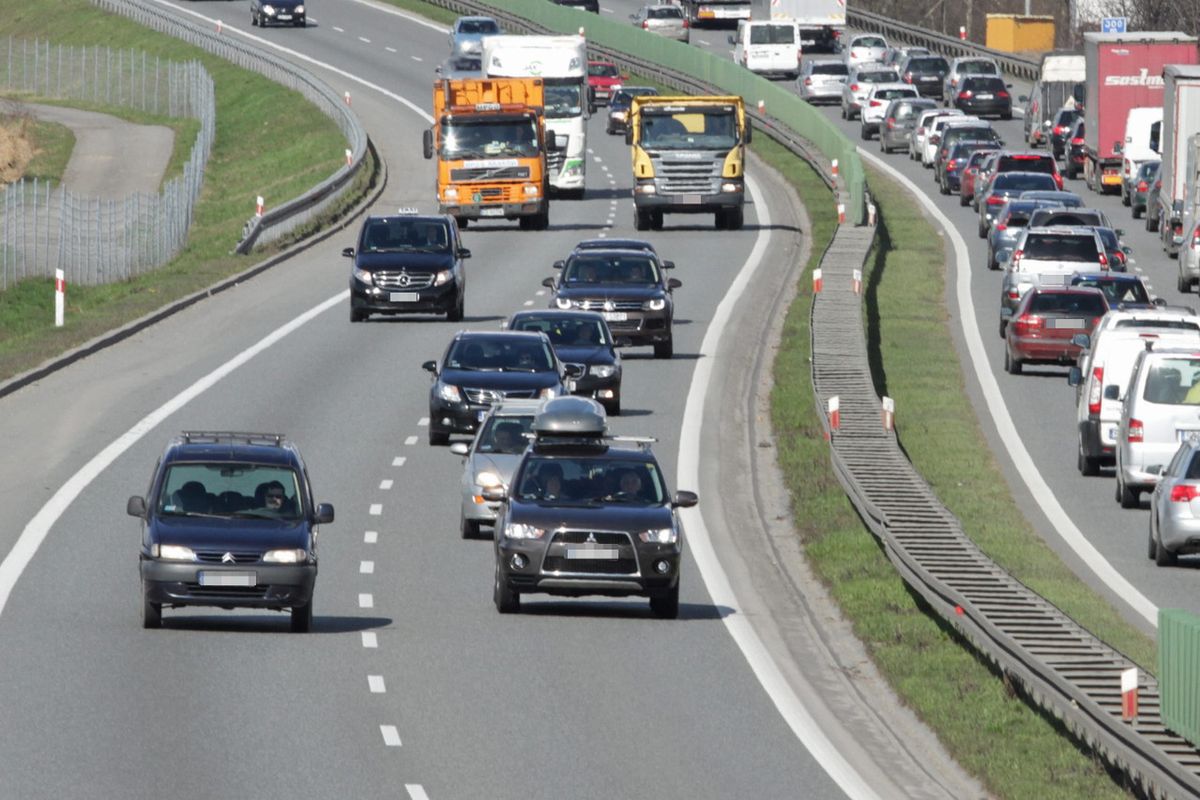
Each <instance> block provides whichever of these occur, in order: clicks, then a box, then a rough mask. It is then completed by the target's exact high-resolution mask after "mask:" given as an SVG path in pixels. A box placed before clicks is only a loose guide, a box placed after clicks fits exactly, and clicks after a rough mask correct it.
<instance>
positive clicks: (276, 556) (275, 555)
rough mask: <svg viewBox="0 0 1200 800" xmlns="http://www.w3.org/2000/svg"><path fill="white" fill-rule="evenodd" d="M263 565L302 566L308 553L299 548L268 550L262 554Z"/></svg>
mask: <svg viewBox="0 0 1200 800" xmlns="http://www.w3.org/2000/svg"><path fill="white" fill-rule="evenodd" d="M262 560H263V563H264V564H303V563H304V562H305V561H307V560H308V551H307V550H305V549H303V548H300V547H291V548H288V549H286V550H268V551H267V552H265V553H263V557H262Z"/></svg>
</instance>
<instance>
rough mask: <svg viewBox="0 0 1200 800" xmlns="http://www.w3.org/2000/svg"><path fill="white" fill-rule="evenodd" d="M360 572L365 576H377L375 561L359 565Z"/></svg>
mask: <svg viewBox="0 0 1200 800" xmlns="http://www.w3.org/2000/svg"><path fill="white" fill-rule="evenodd" d="M358 571H359V572H360V573H361V574H363V575H374V574H375V562H374V561H364V562H362V563H361V564H359V565H358Z"/></svg>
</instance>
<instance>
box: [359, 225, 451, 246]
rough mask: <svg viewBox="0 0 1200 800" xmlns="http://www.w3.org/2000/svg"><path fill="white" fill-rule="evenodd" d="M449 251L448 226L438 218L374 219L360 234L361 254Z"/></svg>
mask: <svg viewBox="0 0 1200 800" xmlns="http://www.w3.org/2000/svg"><path fill="white" fill-rule="evenodd" d="M449 249H450V231H449V227H448V226H447V224H446V223H445V222H444V221H443V220H440V219H432V220H431V219H421V218H406V217H389V218H383V219H373V220H370V221H368V222H367V224H366V226H365V228H364V230H363V234H362V251H363V252H364V253H402V252H423V253H444V252H447V251H449Z"/></svg>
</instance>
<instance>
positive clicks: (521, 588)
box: [496, 536, 683, 597]
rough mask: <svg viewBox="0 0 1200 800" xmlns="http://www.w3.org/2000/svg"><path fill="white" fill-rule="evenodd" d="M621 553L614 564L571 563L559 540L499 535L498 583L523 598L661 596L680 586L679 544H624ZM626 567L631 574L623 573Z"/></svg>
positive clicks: (597, 562)
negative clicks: (663, 566) (520, 563)
mask: <svg viewBox="0 0 1200 800" xmlns="http://www.w3.org/2000/svg"><path fill="white" fill-rule="evenodd" d="M617 549H618V550H619V558H618V559H616V560H605V561H599V560H598V561H590V560H579V559H575V560H572V559H568V558H567V557H566V552H565V551H566V550H567V546H566V545H563V544H560V543H558V542H547V541H543V540H537V541H530V540H526V539H508V538H506V537H503V536H501V537H500V538H499V539H498V540H497V542H496V559H497V563H498V566H499V571H500V580H502V581H504V582H505V584H506V585H507V586H508V588H510V589H512V590H513V591H516V592H520V593H521V594H526V593H541V594H552V595H561V596H566V597H582V596H584V595H604V596H608V597H628V596H630V595H641V596H645V597H657V596H661V595H665V594H667V593H669V592H670V591H671V590H673V589H675V588H676V587H677V586H678V585H679V562H680V560H681V557H682V553H683V548H682V547H681V546H680V545H679V544H673V545H652V544H638V545H635V546H629V545H625V546H622V547H620V548H617ZM516 555H520V556H521V557H522V558H523V559H524V562H525V563H524V566H523V567H517V566H515V565H514V563H513V560H514V556H516ZM659 563H664V564H666V570H665V571H664V572H661V573H660V572H658V571H657V570H656V569H655V565H656V564H659ZM627 564H628V565H630V571H624V566H625V565H627Z"/></svg>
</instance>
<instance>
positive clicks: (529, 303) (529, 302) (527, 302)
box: [525, 300, 533, 306]
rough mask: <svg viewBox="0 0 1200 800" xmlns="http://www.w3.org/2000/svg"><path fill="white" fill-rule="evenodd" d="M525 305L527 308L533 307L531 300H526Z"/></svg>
mask: <svg viewBox="0 0 1200 800" xmlns="http://www.w3.org/2000/svg"><path fill="white" fill-rule="evenodd" d="M525 305H527V306H531V305H533V301H532V300H526V301H525Z"/></svg>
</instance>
